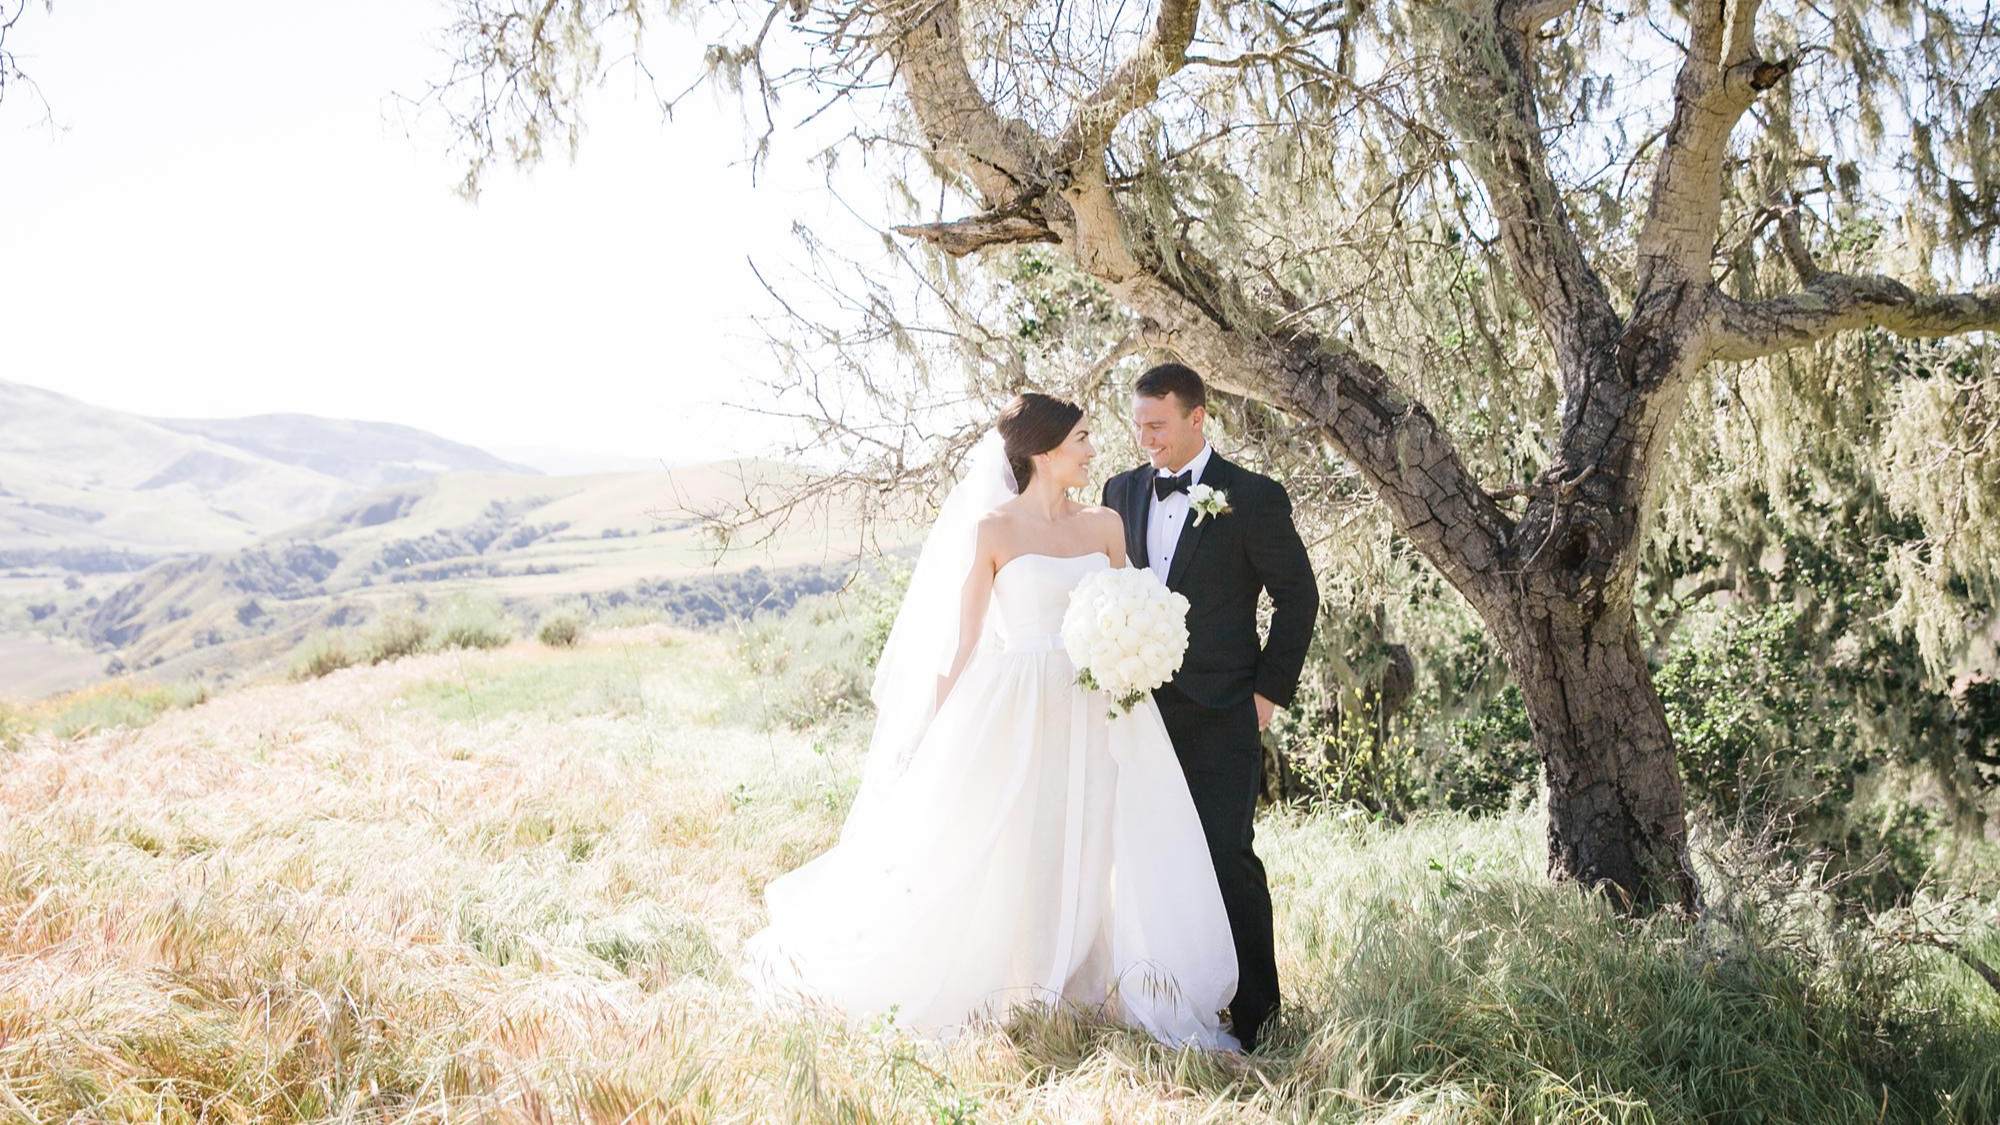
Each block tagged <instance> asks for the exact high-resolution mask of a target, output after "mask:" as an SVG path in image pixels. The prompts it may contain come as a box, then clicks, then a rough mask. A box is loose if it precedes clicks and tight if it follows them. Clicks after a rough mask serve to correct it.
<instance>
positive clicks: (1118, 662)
mask: <svg viewBox="0 0 2000 1125" xmlns="http://www.w3.org/2000/svg"><path fill="white" fill-rule="evenodd" d="M1187 611H1188V600H1187V599H1186V598H1184V597H1182V596H1181V595H1179V594H1176V593H1174V592H1173V591H1172V590H1169V589H1167V588H1166V587H1165V586H1162V585H1160V583H1159V580H1158V579H1156V578H1154V577H1153V575H1152V574H1151V573H1150V572H1148V571H1144V570H1137V569H1134V568H1132V567H1122V568H1118V569H1115V570H1100V571H1098V572H1097V573H1096V574H1093V575H1091V576H1090V577H1089V578H1087V579H1085V580H1084V581H1083V582H1081V583H1079V584H1078V585H1077V587H1076V589H1074V590H1072V591H1070V595H1069V609H1068V610H1067V611H1065V612H1064V613H1063V624H1062V638H1063V648H1064V650H1066V651H1067V652H1068V653H1069V659H1070V662H1071V663H1072V664H1075V665H1076V667H1077V674H1076V682H1077V683H1079V684H1082V685H1083V686H1084V687H1086V688H1089V689H1090V690H1092V691H1102V692H1104V693H1105V694H1107V695H1109V696H1111V700H1112V703H1113V704H1114V710H1113V711H1112V712H1111V717H1112V718H1114V719H1115V718H1117V717H1118V716H1120V715H1123V714H1127V713H1129V712H1130V711H1131V710H1132V708H1133V706H1134V705H1135V704H1137V703H1138V702H1139V701H1140V700H1141V699H1144V698H1145V697H1146V693H1147V692H1149V691H1152V690H1153V689H1154V688H1156V687H1159V686H1160V685H1161V684H1164V683H1166V682H1167V681H1168V680H1169V679H1171V678H1172V677H1173V674H1174V673H1175V672H1178V671H1180V667H1181V657H1182V656H1184V655H1186V653H1187V639H1188V635H1187Z"/></svg>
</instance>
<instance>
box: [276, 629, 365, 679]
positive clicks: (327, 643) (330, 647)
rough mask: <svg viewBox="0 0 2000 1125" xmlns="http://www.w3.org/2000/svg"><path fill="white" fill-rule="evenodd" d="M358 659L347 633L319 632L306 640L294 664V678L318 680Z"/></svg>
mask: <svg viewBox="0 0 2000 1125" xmlns="http://www.w3.org/2000/svg"><path fill="white" fill-rule="evenodd" d="M356 659H357V658H356V656H355V653H354V651H353V649H352V647H351V646H350V644H349V641H348V637H347V635H346V634H344V633H319V634H316V635H314V636H313V637H312V638H311V639H310V640H308V641H307V642H306V644H305V647H304V648H303V649H302V650H301V651H300V654H299V656H298V658H297V660H296V661H295V662H294V663H293V664H292V679H294V680H316V679H319V678H320V677H321V676H324V675H327V674H328V673H330V672H338V671H340V670H341V669H342V668H347V667H351V666H352V665H353V664H354V663H355V661H356Z"/></svg>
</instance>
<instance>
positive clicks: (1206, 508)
mask: <svg viewBox="0 0 2000 1125" xmlns="http://www.w3.org/2000/svg"><path fill="white" fill-rule="evenodd" d="M1188 507H1190V508H1193V509H1194V522H1195V526H1197V527H1199V526H1201V521H1202V520H1205V519H1207V518H1208V517H1210V516H1226V515H1228V514H1229V513H1230V512H1231V511H1232V510H1233V509H1231V508H1230V507H1229V493H1227V492H1224V491H1223V490H1222V489H1219V488H1210V487H1209V486H1207V485H1205V484H1197V485H1195V486H1194V487H1193V488H1190V489H1188Z"/></svg>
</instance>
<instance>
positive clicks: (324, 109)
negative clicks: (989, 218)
mask: <svg viewBox="0 0 2000 1125" xmlns="http://www.w3.org/2000/svg"><path fill="white" fill-rule="evenodd" d="M445 25H446V13H445V12H444V10H443V8H442V5H440V4H438V3H436V2H435V0H345V2H343V3H339V4H274V3H270V2H269V0H263V2H261V3H259V2H252V0H205V2H204V3H200V4H161V3H157V2H155V0H92V2H89V3H84V2H58V3H57V4H56V5H55V8H54V10H53V11H47V10H45V9H43V7H42V5H41V4H39V3H33V4H30V5H29V6H28V11H27V13H26V15H25V16H24V17H23V18H22V20H21V21H20V23H19V24H18V25H17V26H16V28H15V29H14V32H13V34H12V35H11V36H10V38H9V46H10V48H11V49H13V50H14V51H15V52H16V53H17V54H18V55H19V57H20V61H21V63H22V66H23V69H25V70H26V71H27V72H28V73H29V75H30V76H31V77H32V78H34V79H35V80H36V81H37V83H38V84H39V86H40V89H41V93H42V95H43V96H44V97H46V99H47V102H48V105H49V107H50V110H51V112H52V113H53V116H54V119H55V127H53V128H52V127H51V126H50V125H49V124H47V123H45V122H44V121H43V116H44V111H43V104H42V102H41V100H39V99H37V98H36V97H35V96H34V93H33V92H32V91H29V90H27V89H25V88H20V87H11V88H10V89H9V92H8V96H7V100H6V101H5V102H4V103H0V207H4V211H5V215H6V218H5V220H4V223H5V226H4V227H0V231H4V233H0V263H4V267H3V268H0V378H4V379H9V380H12V381H16V382H23V383H30V384H33V385H36V386H40V387H46V388H49V389H51V390H56V391H60V392H62V393H64V394H68V395H72V396H75V397H77V398H81V399H84V400H85V401H88V402H92V403H96V404H99V405H103V406H110V407H115V408H118V409H122V410H129V411H133V412H136V413H141V414H154V415H177V416H188V417H230V416H238V415H244V414H256V413H266V412H272V411H300V412H305V413H310V414H319V415H324V416H329V417H342V418H362V419H370V420H376V421H390V422H401V423H404V424H407V425H412V426H418V427H421V428H423V429H427V430H431V431H434V432H436V433H438V434H441V435H443V436H445V437H448V438H452V439H454V440H458V441H464V442H469V443H471V444H474V445H479V446H482V447H485V448H488V449H492V450H494V451H496V452H501V453H519V452H521V451H524V450H526V449H530V448H539V449H551V448H552V449H562V450H571V451H579V452H586V453H593V454H601V455H623V456H630V457H643V458H666V459H668V460H670V461H686V460H700V459H707V458H711V457H716V456H722V455H726V454H735V453H749V452H755V451H757V450H758V449H760V448H763V447H767V446H768V445H770V444H771V443H772V442H773V441H774V440H775V438H776V436H777V432H776V431H775V430H774V429H773V428H772V426H771V425H770V424H769V423H760V422H756V421H754V420H752V419H751V418H750V417H749V416H748V415H745V414H742V413H740V412H737V411H734V410H729V409H727V408H725V407H723V406H721V405H720V404H721V403H723V402H727V401H732V400H739V399H741V398H743V397H744V396H745V395H747V394H748V393H749V391H748V390H747V386H748V383H749V382H750V380H751V379H752V378H753V377H754V376H755V375H757V374H760V373H761V372H763V371H765V370H767V369H769V368H770V367H771V366H772V360H771V359H770V357H769V353H768V352H767V351H766V350H765V347H764V345H763V344H762V343H761V340H760V338H759V336H758V334H757V332H756V329H755V327H754V325H753V324H752V323H751V321H750V316H751V315H752V314H764V313H769V312H770V311H772V308H773V306H772V304H771V303H770V301H769V300H768V298H766V297H765V296H764V294H763V293H762V291H761V289H760V288H759V287H758V286H757V284H756V282H755V279H754V278H753V277H752V275H751V273H750V269H749V266H748V265H747V264H746V258H748V257H755V258H756V260H757V262H758V265H759V266H760V268H763V269H764V270H765V272H766V275H767V276H770V275H771V274H773V273H774V272H776V273H783V272H784V271H785V265H784V263H785V262H787V261H795V260H798V259H799V258H800V257H801V255H800V253H799V252H798V251H797V250H796V249H795V247H794V244H793V243H792V241H791V239H790V236H789V233H788V232H789V230H790V228H791V225H792V223H793V222H794V221H795V220H796V221H803V222H806V223H808V224H812V225H816V226H819V225H831V226H838V225H839V224H843V223H845V224H847V225H849V226H850V227H851V226H852V223H853V221H852V220H851V219H848V218H847V217H846V216H845V212H842V211H839V210H837V207H838V205H837V204H835V203H833V202H832V201H831V200H830V198H829V197H828V196H827V194H826V193H825V192H824V190H823V189H821V188H819V187H818V184H819V182H820V181H819V179H818V177H817V173H815V172H812V171H810V170H808V169H807V167H806V160H807V157H808V156H809V155H810V148H809V147H808V146H807V145H806V143H805V142H803V141H800V140H792V141H790V142H789V143H788V141H787V139H786V138H783V137H781V138H780V139H779V140H778V142H777V144H778V148H777V151H776V154H775V157H774V159H773V161H772V168H771V172H770V174H768V175H766V176H765V177H763V182H762V183H761V184H760V185H759V186H757V187H756V188H754V189H753V187H752V183H751V179H750V175H749V172H748V170H747V169H746V168H745V167H743V166H742V165H741V157H742V154H743V151H744V136H745V133H744V130H743V127H742V125H741V117H740V110H739V107H738V106H737V104H736V103H735V102H734V100H722V99H718V98H717V97H714V96H711V95H709V94H708V93H706V92H702V93H698V94H697V95H696V96H695V97H693V98H691V99H689V100H688V102H687V103H686V105H685V106H684V108H683V109H682V111H680V112H679V113H677V114H676V117H675V120H674V121H673V122H671V123H664V124H663V123H662V122H661V121H660V117H659V113H658V111H657V109H656V108H655V106H654V104H653V103H652V102H651V101H650V100H649V97H650V94H649V92H648V91H645V90H642V89H640V88H639V87H638V86H637V83H636V78H635V75H634V73H633V71H632V69H631V68H630V67H627V68H624V69H623V70H621V71H619V72H617V73H616V74H615V75H614V76H613V78H612V79H611V81H610V82H609V84H608V85H607V86H606V87H605V88H604V89H602V90H600V91H599V92H598V94H597V96H596V98H595V101H594V102H593V103H592V104H591V105H590V106H589V107H588V112H587V114H586V119H587V120H588V121H589V122H590V125H591V129H590V132H589V134H588V135H587V136H586V137H585V140H584V144H583V146H582V149H581V151H580V153H579V155H578V158H577V160H576V162H575V163H574V164H573V165H572V164H570V163H568V162H567V161H566V160H565V159H563V158H562V157H561V156H560V155H557V156H556V157H555V158H554V159H552V160H550V161H549V162H546V163H545V164H543V165H542V166H541V167H540V168H538V169H536V170H534V171H533V172H532V173H527V174H522V173H516V172H514V171H512V170H511V169H502V170H498V171H495V172H493V173H490V174H489V175H488V178H487V180H486V181H485V182H486V191H485V195H484V196H483V198H482V199H481V201H480V202H479V203H478V204H477V205H472V204H468V203H465V202H463V201H462V200H460V199H459V198H458V197H457V196H456V195H454V194H453V191H452V188H453V186H454V185H455V184H456V182H457V180H458V177H459V175H460V173H461V172H462V168H461V167H460V166H459V165H458V164H457V163H456V162H455V161H454V160H453V159H452V158H451V157H450V155H449V154H448V152H447V150H446V143H447V138H446V136H445V133H444V125H443V122H442V120H441V119H440V117H439V116H438V115H436V114H435V113H432V114H429V115H423V114H419V113H418V112H417V111H413V110H410V109H409V108H408V107H406V106H403V105H402V104H400V103H399V102H398V101H397V99H395V98H394V97H392V94H395V93H403V94H408V95H412V96H414V95H417V94H419V93H421V92H422V91H423V90H424V89H425V88H426V83H427V82H428V81H430V80H433V79H436V78H438V77H440V76H442V74H443V73H444V70H445V57H444V55H443V54H442V49H441V47H440V46H439V44H440V43H441V42H442V30H443V28H444V27H445ZM651 34H652V35H653V36H654V37H655V44H656V46H657V47H658V48H659V49H657V50H655V51H653V52H651V55H649V61H650V62H651V63H652V64H653V65H654V67H655V69H656V72H657V73H659V74H660V78H661V83H660V84H661V86H662V87H663V88H667V87H671V88H673V89H679V88H680V86H682V85H684V84H685V80H686V79H688V78H690V77H691V76H692V75H693V74H694V73H695V71H694V69H693V59H694V51H695V50H696V49H697V46H698V45H697V44H696V43H695V42H694V40H693V38H692V37H691V35H690V34H689V33H687V32H685V31H683V30H681V29H678V28H667V27H659V26H656V27H655V29H654V30H653V31H652V33H651ZM654 56H656V57H654Z"/></svg>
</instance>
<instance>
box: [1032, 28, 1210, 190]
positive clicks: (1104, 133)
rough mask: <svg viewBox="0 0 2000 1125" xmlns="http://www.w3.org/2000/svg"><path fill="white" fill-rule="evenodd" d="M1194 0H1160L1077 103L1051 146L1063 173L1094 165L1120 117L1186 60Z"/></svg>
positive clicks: (1144, 100)
mask: <svg viewBox="0 0 2000 1125" xmlns="http://www.w3.org/2000/svg"><path fill="white" fill-rule="evenodd" d="M1200 14H1201V3H1200V0H1160V14H1159V17H1158V19H1156V20H1155V21H1154V23H1153V29H1152V30H1151V31H1149V32H1147V33H1146V38H1145V39H1144V40H1143V41H1141V42H1140V44H1139V46H1138V48H1137V49H1136V50H1134V51H1133V52H1132V55H1131V57H1130V58H1127V59H1126V60H1125V61H1124V62H1123V63H1121V64H1119V67H1118V69H1117V70H1116V71H1114V72H1112V75H1111V77H1110V78H1108V79H1106V80H1105V82H1104V84H1103V85H1102V86H1100V87H1098V88H1097V89H1096V90H1095V91H1093V92H1092V93H1091V94H1090V96H1088V97H1086V98H1084V99H1083V101H1081V102H1080V103H1078V104H1077V108H1076V113H1075V115H1074V116H1072V117H1071V118H1070V122H1069V125H1068V126H1066V127H1065V128H1064V129H1063V133H1062V137H1061V138H1060V139H1059V140H1058V141H1057V143H1056V148H1055V160H1054V164H1055V167H1057V168H1060V169H1063V170H1065V171H1072V170H1075V169H1078V168H1080V167H1081V166H1083V165H1084V164H1086V163H1090V164H1095V163H1096V162H1097V161H1098V160H1099V159H1100V158H1101V157H1102V156H1103V155H1104V148H1105V146H1106V145H1108V144H1110V143H1111V134H1112V132H1113V131H1115V130H1116V129H1117V128H1118V123H1119V122H1120V121H1123V120H1124V119H1125V115H1126V114H1128V113H1131V112H1132V111H1133V110H1135V109H1137V108H1139V107H1140V106H1142V105H1145V104H1147V103H1148V102H1150V101H1152V100H1153V97H1154V95H1156V94H1158V93H1159V90H1160V83H1161V82H1162V81H1164V80H1165V79H1166V77H1167V76H1168V75H1170V74H1173V73H1174V72H1175V71H1178V70H1179V69H1181V67H1183V66H1185V65H1186V64H1187V49H1188V45H1189V44H1190V43H1192V42H1194V29H1195V22H1196V19H1197V17H1198V16H1200Z"/></svg>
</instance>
